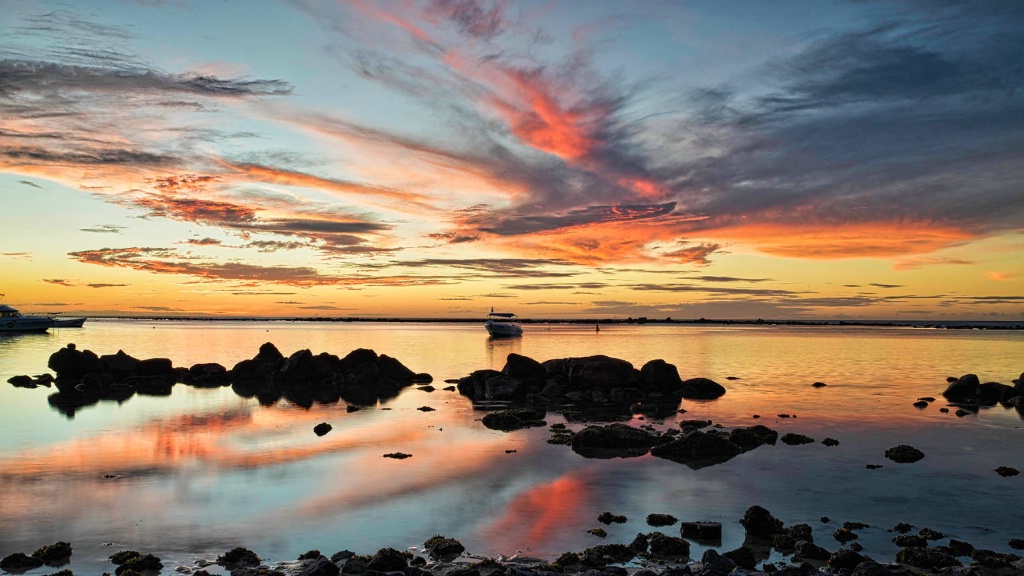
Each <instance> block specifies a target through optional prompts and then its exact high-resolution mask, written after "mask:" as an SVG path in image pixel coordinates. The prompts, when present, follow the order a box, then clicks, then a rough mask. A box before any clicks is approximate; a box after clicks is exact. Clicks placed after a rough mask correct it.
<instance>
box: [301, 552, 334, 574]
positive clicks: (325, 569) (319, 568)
mask: <svg viewBox="0 0 1024 576" xmlns="http://www.w3.org/2000/svg"><path fill="white" fill-rule="evenodd" d="M300 559H301V558H300ZM340 574H341V568H338V565H337V564H335V563H334V562H331V561H330V560H328V559H327V558H324V557H323V556H318V557H317V558H315V559H313V562H312V563H311V564H310V565H308V566H306V567H305V568H303V569H302V571H301V572H299V573H298V574H297V575H296V576H339V575H340Z"/></svg>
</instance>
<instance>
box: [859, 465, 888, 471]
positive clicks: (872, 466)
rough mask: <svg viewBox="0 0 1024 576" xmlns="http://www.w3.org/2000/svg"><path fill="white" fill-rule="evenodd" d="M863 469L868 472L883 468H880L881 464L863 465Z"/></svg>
mask: <svg viewBox="0 0 1024 576" xmlns="http://www.w3.org/2000/svg"><path fill="white" fill-rule="evenodd" d="M864 467H865V468H867V469H868V470H878V469H879V468H884V466H882V465H881V464H865V465H864Z"/></svg>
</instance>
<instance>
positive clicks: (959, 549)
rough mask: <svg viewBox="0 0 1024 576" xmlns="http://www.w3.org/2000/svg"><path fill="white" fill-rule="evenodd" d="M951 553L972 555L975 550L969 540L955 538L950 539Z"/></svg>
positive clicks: (954, 554)
mask: <svg viewBox="0 0 1024 576" xmlns="http://www.w3.org/2000/svg"><path fill="white" fill-rule="evenodd" d="M947 547H948V548H949V553H950V555H951V556H970V555H971V553H973V552H974V546H972V545H971V544H970V543H968V542H961V541H960V540H955V539H953V538H950V539H949V544H948V546H947Z"/></svg>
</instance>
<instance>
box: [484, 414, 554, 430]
mask: <svg viewBox="0 0 1024 576" xmlns="http://www.w3.org/2000/svg"><path fill="white" fill-rule="evenodd" d="M481 422H482V423H483V425H484V426H486V427H488V428H490V429H491V430H500V431H502V432H511V431H513V430H519V429H522V428H530V427H535V426H547V422H545V421H544V412H543V411H542V410H536V409H533V408H510V409H508V410H498V411H497V412H489V413H488V414H486V415H484V417H483V418H482V419H481Z"/></svg>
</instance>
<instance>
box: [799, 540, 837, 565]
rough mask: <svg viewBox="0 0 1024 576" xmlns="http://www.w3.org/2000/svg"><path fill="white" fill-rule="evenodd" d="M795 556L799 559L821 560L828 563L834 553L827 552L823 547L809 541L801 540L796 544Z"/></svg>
mask: <svg viewBox="0 0 1024 576" xmlns="http://www.w3.org/2000/svg"><path fill="white" fill-rule="evenodd" d="M795 550H796V551H795V552H794V555H795V556H796V557H798V558H804V559H806V560H820V561H826V560H828V559H829V557H831V556H832V553H831V552H829V551H828V550H825V549H824V548H822V547H821V546H818V545H817V544H815V543H813V542H808V541H807V540H800V541H799V542H797V543H796V546H795Z"/></svg>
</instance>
